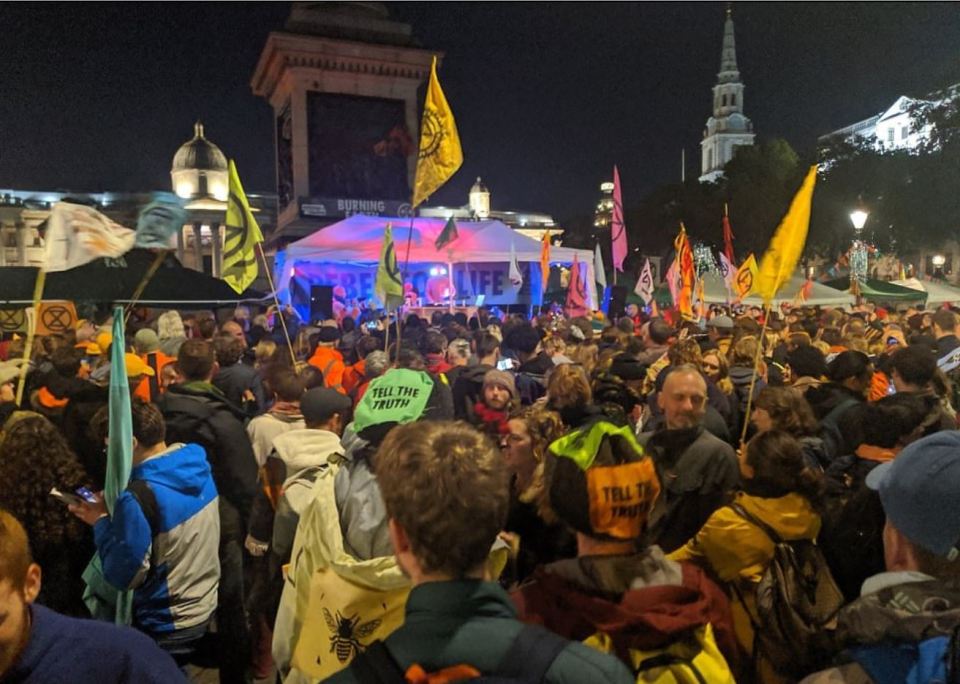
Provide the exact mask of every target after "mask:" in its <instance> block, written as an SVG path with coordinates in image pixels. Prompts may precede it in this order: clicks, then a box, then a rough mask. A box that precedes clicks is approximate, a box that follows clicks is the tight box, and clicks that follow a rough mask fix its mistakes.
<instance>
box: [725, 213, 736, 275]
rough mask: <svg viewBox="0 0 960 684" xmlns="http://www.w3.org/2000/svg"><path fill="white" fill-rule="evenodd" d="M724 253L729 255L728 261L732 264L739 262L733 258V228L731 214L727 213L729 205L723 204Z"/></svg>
mask: <svg viewBox="0 0 960 684" xmlns="http://www.w3.org/2000/svg"><path fill="white" fill-rule="evenodd" d="M723 253H724V254H726V255H727V261H729V262H730V263H731V264H735V263H737V260H736V259H734V258H733V229H732V228H731V227H730V216H729V215H728V213H727V205H726V204H724V205H723Z"/></svg>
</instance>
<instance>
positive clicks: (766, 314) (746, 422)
mask: <svg viewBox="0 0 960 684" xmlns="http://www.w3.org/2000/svg"><path fill="white" fill-rule="evenodd" d="M769 320H770V304H769V302H768V303H767V304H766V305H765V306H764V307H763V325H762V326H761V327H760V339H758V340H757V353H756V355H754V357H753V375H752V376H751V378H750V391H749V392H748V393H747V408H746V411H744V414H743V429H742V430H741V431H740V448H741V449H743V447H744V444H743V443H744V440H746V438H747V428H748V427H750V410H751V408H752V407H753V390H754V388H755V387H756V385H757V373H758V372H759V369H760V357H761V356H762V355H763V342H764V339H765V337H766V333H767V322H768V321H769Z"/></svg>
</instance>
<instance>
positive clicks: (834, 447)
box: [820, 397, 860, 461]
mask: <svg viewBox="0 0 960 684" xmlns="http://www.w3.org/2000/svg"><path fill="white" fill-rule="evenodd" d="M859 403H860V402H858V401H857V400H856V399H853V398H852V397H851V398H849V399H844V400H843V401H841V402H840V403H839V404H837V405H836V406H835V407H834V408H833V410H832V411H830V413H828V414H827V415H825V416H824V417H823V419H822V420H821V421H820V438H821V439H823V450H824V452H825V453H826V455H827V460H828V461H833V459H835V458H836V457H837V456H840V455H842V454H843V453H844V452H845V451H846V449H845V448H844V445H845V444H846V443H847V442H846V440H845V439H844V436H843V433H841V432H840V424H839V421H840V416H842V415H843V414H844V413H846V411H847V409H849V408H853V407H854V406H856V405H857V404H859Z"/></svg>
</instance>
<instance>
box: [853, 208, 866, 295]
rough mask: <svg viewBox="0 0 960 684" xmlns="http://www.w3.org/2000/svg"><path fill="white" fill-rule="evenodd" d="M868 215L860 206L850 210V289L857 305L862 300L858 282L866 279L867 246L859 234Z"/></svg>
mask: <svg viewBox="0 0 960 684" xmlns="http://www.w3.org/2000/svg"><path fill="white" fill-rule="evenodd" d="M869 215H870V214H869V212H867V211H865V210H864V209H863V208H862V207H857V208H856V209H855V210H853V211H851V212H850V223H852V224H853V244H852V245H850V291H851V292H852V293H853V294H854V295H855V296H856V298H857V305H859V304H860V303H861V301H862V298H861V296H860V284H861V283H862V282H863V281H864V280H866V279H867V248H866V246H865V245H864V244H863V241H862V240H861V239H860V234H861V232H862V231H863V227H864V225H866V223H867V217H868V216H869Z"/></svg>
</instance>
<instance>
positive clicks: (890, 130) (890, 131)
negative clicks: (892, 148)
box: [887, 127, 893, 145]
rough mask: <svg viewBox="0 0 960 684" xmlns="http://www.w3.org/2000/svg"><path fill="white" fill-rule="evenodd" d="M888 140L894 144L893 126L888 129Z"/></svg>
mask: <svg viewBox="0 0 960 684" xmlns="http://www.w3.org/2000/svg"><path fill="white" fill-rule="evenodd" d="M887 142H888V143H890V144H891V145H892V144H893V128H892V127H891V128H888V129H887Z"/></svg>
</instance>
